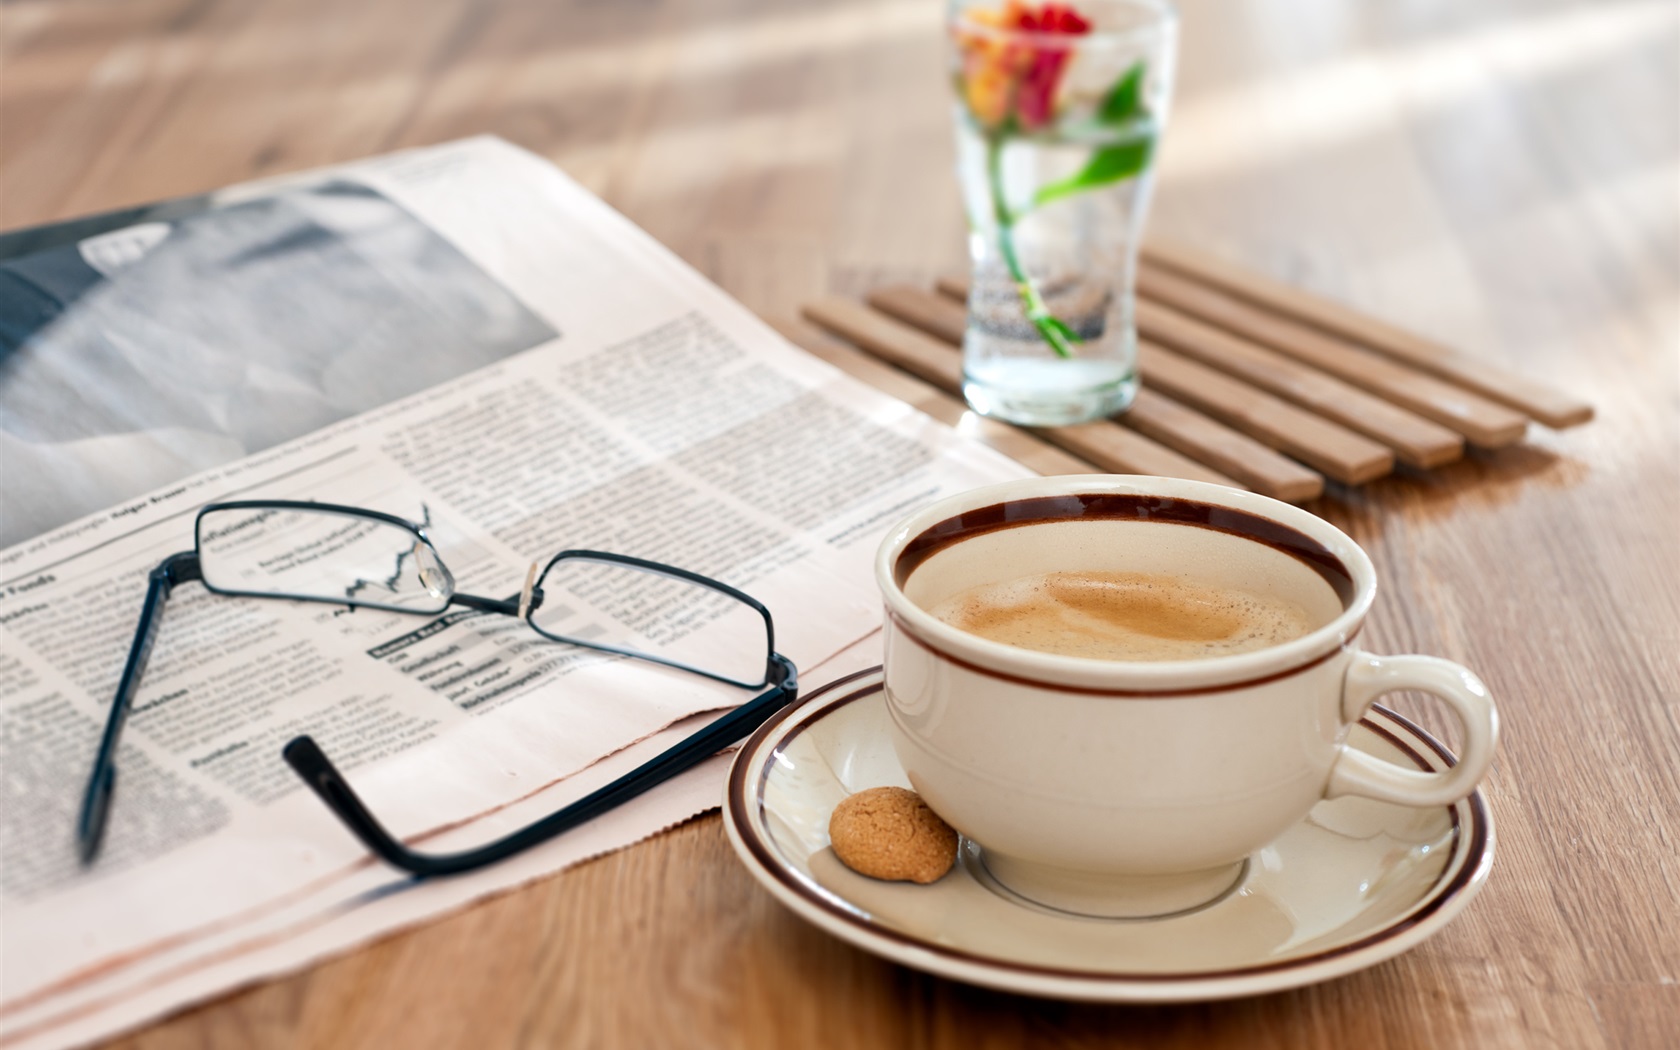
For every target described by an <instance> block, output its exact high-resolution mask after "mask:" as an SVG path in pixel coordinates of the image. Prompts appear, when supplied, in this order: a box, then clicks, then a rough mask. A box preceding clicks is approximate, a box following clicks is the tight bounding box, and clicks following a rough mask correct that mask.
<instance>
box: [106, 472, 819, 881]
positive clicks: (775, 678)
mask: <svg viewBox="0 0 1680 1050" xmlns="http://www.w3.org/2000/svg"><path fill="white" fill-rule="evenodd" d="M263 509H274V510H302V511H311V512H316V513H329V514H342V515H345V516H348V517H357V518H364V519H372V520H375V521H380V522H383V523H385V524H388V525H393V526H396V527H399V528H401V529H404V530H406V531H407V532H409V533H410V534H412V535H413V536H414V537H415V538H416V539H417V540H419V541H420V542H421V543H424V544H425V545H426V547H427V548H429V549H430V550H431V552H432V554H433V556H434V557H437V559H438V564H440V565H442V564H443V560H442V558H441V556H439V555H438V554H437V548H436V547H435V546H434V545H433V543H432V540H431V538H430V537H429V536H428V535H427V534H426V529H425V527H424V526H423V525H419V524H416V523H415V522H412V521H409V520H408V519H406V518H401V517H397V516H396V515H392V514H385V513H382V512H380V511H375V510H368V509H366V508H362V507H350V506H345V505H343V504H336V503H316V502H312V501H308V500H226V501H222V502H218V503H209V504H206V505H205V506H203V507H202V508H200V509H199V512H198V515H197V517H196V518H195V519H194V522H193V549H192V550H190V551H182V552H179V553H176V554H171V555H170V556H169V557H167V558H165V559H164V560H163V561H162V562H160V563H159V564H158V566H157V567H156V568H154V569H153V570H152V571H151V573H150V574H149V575H148V577H147V583H146V597H145V601H144V604H143V605H142V607H141V611H140V620H139V623H138V624H137V625H136V626H135V631H134V640H133V642H132V643H131V644H130V645H129V651H128V658H127V660H126V661H125V663H124V664H123V671H122V677H121V678H120V679H119V680H118V682H117V690H116V695H115V697H114V698H113V700H112V702H111V710H110V713H109V714H108V715H107V716H106V721H105V729H104V732H103V733H102V734H101V736H100V742H99V751H98V753H97V754H96V755H95V756H94V762H93V769H92V771H91V772H90V774H89V776H88V783H87V788H86V790H85V792H84V794H83V797H82V806H81V810H80V813H79V815H78V817H77V821H76V840H77V847H78V852H79V854H80V856H81V861H82V863H83V864H84V865H88V864H91V863H92V862H93V861H94V859H95V858H96V857H97V856H98V855H99V849H100V846H101V845H102V843H103V840H104V834H105V828H106V825H107V824H108V822H109V816H110V807H111V799H112V796H113V794H114V793H115V790H116V752H117V743H118V741H119V740H120V739H121V736H122V730H123V726H124V724H125V723H126V722H127V719H128V713H129V710H130V709H131V708H132V706H133V702H134V695H135V693H136V692H137V691H138V690H139V687H140V679H141V677H142V676H143V675H144V674H145V669H146V664H147V662H148V661H149V660H150V658H151V653H152V647H153V645H154V644H155V643H156V641H157V633H158V628H159V626H160V625H161V623H162V612H163V607H164V605H165V603H166V602H167V601H168V599H169V596H170V594H171V593H172V592H173V591H174V589H175V588H176V587H178V586H180V585H181V584H183V583H191V582H198V583H201V584H203V585H204V587H205V589H206V590H208V591H210V592H211V593H213V594H218V595H222V596H225V597H247V598H267V599H281V600H286V601H312V602H318V603H322V604H328V605H346V606H362V607H366V608H375V609H382V610H386V611H390V612H399V613H405V614H407V615H421V616H435V615H438V614H439V613H440V612H441V611H442V610H443V609H447V608H448V607H449V606H452V605H457V606H461V607H463V608H468V609H474V610H478V611H481V612H489V613H498V614H501V615H506V616H519V617H521V618H522V619H524V620H525V622H526V623H527V624H528V625H529V626H530V627H531V629H532V630H534V631H536V632H537V633H538V634H539V635H541V636H542V637H544V638H548V639H550V640H552V641H556V642H561V643H564V644H568V645H576V646H580V647H582V648H586V649H592V650H596V651H599V652H609V653H616V654H618V655H621V656H627V657H630V658H632V659H638V660H643V661H646V662H650V663H655V664H660V665H663V666H667V667H671V668H673V669H675V670H679V671H685V672H688V673H691V674H697V675H701V676H703V677H705V678H708V679H711V680H713V681H717V682H723V683H726V684H728V685H733V686H737V687H740V688H744V689H757V688H763V687H768V688H765V691H764V692H762V693H760V694H759V695H758V696H756V697H754V698H752V699H751V700H748V701H747V702H745V703H743V704H741V705H740V706H739V707H736V708H734V709H733V710H731V711H729V712H728V713H726V714H724V715H721V716H719V717H718V718H716V719H714V720H713V721H712V722H710V723H708V724H707V725H706V726H704V727H703V728H701V729H699V730H696V731H695V732H694V733H692V734H690V735H689V736H688V737H686V738H685V739H683V740H682V741H680V742H679V743H677V744H675V745H673V746H672V747H670V748H668V749H666V750H665V751H663V752H661V753H660V754H658V755H656V756H654V757H653V758H651V759H649V760H648V761H647V762H644V763H643V764H642V765H640V766H638V767H637V768H636V769H634V770H631V771H630V772H629V773H626V774H625V775H624V776H622V777H619V778H618V779H617V780H614V781H613V782H612V783H610V784H607V785H605V786H604V787H601V788H599V789H597V790H595V791H593V792H591V793H590V794H588V795H586V796H584V797H583V798H581V799H578V800H577V801H575V802H573V803H571V804H570V805H567V806H565V807H564V808H562V809H560V810H558V811H557V812H555V813H552V814H550V815H548V816H547V817H544V818H542V819H541V820H539V821H536V822H535V823H533V824H530V825H528V826H526V827H524V828H522V829H520V830H518V831H515V832H513V833H511V834H509V835H506V836H504V837H503V838H500V839H497V840H495V841H493V842H490V843H487V844H485V845H483V846H480V847H477V848H476V849H471V850H465V851H461V852H456V853H448V854H428V853H422V852H419V851H416V850H412V849H409V848H408V847H407V846H405V845H404V844H403V843H402V842H401V841H400V840H399V839H397V838H396V837H395V836H393V835H392V834H390V832H388V831H387V830H386V829H385V828H384V826H383V825H381V824H380V823H379V821H378V820H376V819H375V818H374V816H373V814H372V813H371V812H369V810H368V809H367V807H366V805H365V804H363V802H362V801H361V799H360V798H359V797H358V796H357V795H356V793H355V791H354V790H353V789H352V788H351V787H350V784H349V782H348V781H347V780H346V779H345V778H344V776H343V774H341V773H340V772H339V771H338V770H337V768H336V767H334V766H333V764H332V762H331V760H330V759H328V758H327V756H326V754H325V752H323V751H322V750H321V748H320V746H319V745H317V744H316V743H315V741H314V740H313V739H312V738H311V737H309V736H308V735H303V736H298V737H295V738H293V739H292V740H291V741H290V742H289V743H287V744H286V746H285V748H284V749H283V750H282V752H281V753H282V756H283V757H284V758H285V760H286V763H287V764H288V765H290V766H291V767H292V770H293V771H294V772H296V773H297V774H298V776H299V777H301V778H302V779H303V781H304V783H306V784H307V785H308V786H309V788H310V789H311V790H312V791H314V792H315V794H316V795H317V796H318V797H319V798H320V799H321V801H322V802H324V803H325V804H326V805H327V807H328V808H329V809H331V810H332V812H333V814H334V815H335V816H337V817H338V819H339V820H340V821H341V822H343V824H344V825H345V826H346V827H347V828H349V830H350V832H351V833H352V834H354V835H355V836H356V837H357V838H358V839H360V840H361V841H362V843H363V845H365V846H367V847H368V848H369V849H370V850H372V851H373V852H374V853H375V854H377V855H378V856H379V857H381V858H383V859H384V860H386V861H387V862H389V863H391V864H393V865H395V866H396V867H399V868H402V869H403V870H405V871H408V872H411V873H413V874H414V875H417V876H422V877H425V876H433V875H453V874H458V873H461V872H465V871H471V870H473V869H475V868H480V867H483V866H485V865H487V864H493V863H495V862H496V861H499V860H503V859H505V858H507V857H509V856H512V855H513V854H515V853H519V852H521V851H523V850H526V849H529V848H531V847H532V846H535V845H538V844H539V843H542V842H546V841H548V840H549V839H552V838H554V837H555V836H557V835H560V834H561V833H563V832H565V831H568V830H570V829H572V828H574V827H577V826H578V825H580V824H583V823H585V822H587V821H589V820H592V819H594V818H595V817H597V816H599V815H601V814H602V813H605V812H607V811H608V810H610V809H612V808H613V807H615V806H618V805H620V804H622V803H623V802H626V801H628V800H629V799H631V798H634V797H635V796H637V795H639V794H641V793H642V792H644V791H647V790H648V789H649V788H652V787H654V786H655V785H657V784H660V783H662V782H664V781H666V780H669V779H670V778H671V777H673V776H676V775H677V774H678V773H681V772H683V771H684V770H686V769H689V768H691V767H692V766H694V765H695V764H697V763H699V762H701V761H703V760H704V759H706V758H708V757H710V756H712V755H714V754H716V753H718V752H719V751H721V750H722V749H723V748H725V747H727V746H728V745H729V744H731V743H734V742H735V741H737V740H740V739H741V738H743V737H745V736H746V735H747V734H749V733H751V732H752V731H753V730H754V729H755V728H757V727H758V726H759V725H760V724H761V723H763V722H764V720H765V719H767V718H769V717H770V715H771V714H772V713H773V712H775V711H776V710H777V709H779V708H781V707H784V706H786V705H787V704H790V703H792V702H793V701H794V700H795V699H796V698H797V697H798V695H799V674H798V670H797V668H795V667H794V665H793V661H791V660H789V659H788V658H787V657H785V656H783V655H781V654H780V653H778V652H776V646H775V625H774V622H773V621H772V619H771V616H770V610H769V609H767V608H766V607H765V606H764V604H763V603H761V602H759V601H758V600H757V599H756V598H753V597H752V596H751V595H749V594H746V593H745V592H743V591H740V590H737V589H736V588H734V587H731V586H729V585H728V584H726V583H724V582H722V581H720V580H714V579H711V578H710V577H706V576H701V575H699V574H698V573H694V572H690V571H689V570H687V569H683V568H679V567H677V566H675V565H666V564H664V563H662V562H654V561H648V560H646V559H643V558H635V557H631V556H630V555H625V554H615V553H612V552H610V551H593V550H563V551H561V552H559V553H558V554H556V555H554V557H552V558H550V559H549V561H548V563H547V564H546V565H545V566H544V567H543V569H542V572H541V574H540V575H539V576H538V577H537V578H538V579H541V578H545V577H546V576H547V575H548V573H549V571H550V570H551V569H553V568H554V567H555V566H556V565H558V564H559V563H561V562H562V561H566V560H568V559H578V560H587V561H594V562H602V563H607V564H617V565H626V566H630V567H632V568H636V569H640V570H642V571H646V572H652V573H657V574H659V575H664V576H668V577H671V578H674V579H678V580H682V581H685V582H688V583H692V584H697V585H699V586H702V587H707V588H710V589H712V590H715V591H718V592H719V593H721V594H724V595H727V596H728V597H730V598H733V599H735V600H736V601H738V602H740V603H742V604H744V605H746V606H748V607H749V608H751V609H753V610H754V611H755V612H756V613H757V614H758V615H759V616H760V617H761V618H762V619H763V621H764V630H765V652H767V653H768V654H769V656H768V657H767V659H766V661H765V668H764V674H763V676H762V677H760V678H759V679H758V680H757V681H745V680H742V679H737V678H731V677H729V676H727V675H723V674H720V673H717V672H713V671H709V670H707V669H705V668H701V667H695V666H692V665H690V664H685V663H682V662H681V661H678V660H673V659H667V658H664V657H661V656H658V655H656V654H652V653H645V652H641V651H638V650H632V649H627V648H621V647H618V646H613V645H607V644H603V643H600V642H592V641H589V640H586V639H580V638H573V637H569V636H566V635H561V634H557V633H554V632H551V631H546V630H544V629H543V628H541V627H539V626H537V624H536V622H535V621H534V620H533V619H532V618H531V617H532V614H533V613H535V612H536V611H537V609H539V608H540V607H541V605H542V600H543V595H542V590H541V588H540V587H533V588H532V590H531V592H530V594H529V595H515V596H513V597H512V598H508V599H496V598H484V597H480V596H478V595H472V594H463V593H460V592H456V591H454V589H453V588H451V593H450V595H449V597H448V599H447V601H446V602H445V603H444V605H443V606H442V608H440V609H426V610H415V609H409V608H403V607H401V606H395V605H387V604H383V603H379V602H371V601H364V600H360V599H355V598H328V597H324V596H315V595H301V594H300V595H291V594H274V593H270V592H261V591H247V590H235V589H230V588H222V587H216V586H213V585H212V584H210V583H209V582H208V581H207V580H205V579H204V575H203V572H202V567H201V566H202V563H201V561H200V554H201V551H202V539H203V523H204V518H205V516H206V515H209V514H213V513H216V512H218V511H225V510H263ZM522 597H523V598H524V599H525V601H526V605H525V607H524V609H523V610H521V598H522ZM522 613H523V615H521V614H522Z"/></svg>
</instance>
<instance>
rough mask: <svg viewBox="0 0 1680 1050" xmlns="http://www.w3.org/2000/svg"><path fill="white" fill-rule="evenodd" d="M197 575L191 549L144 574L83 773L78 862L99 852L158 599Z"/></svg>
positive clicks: (159, 616) (159, 609) (158, 615)
mask: <svg viewBox="0 0 1680 1050" xmlns="http://www.w3.org/2000/svg"><path fill="white" fill-rule="evenodd" d="M199 579H203V575H202V574H201V573H200V572H199V567H198V552H197V551H182V552H181V553H179V554H171V555H170V556H169V557H167V558H165V559H164V560H163V561H162V562H161V563H159V565H158V567H157V568H155V569H153V570H152V571H151V574H150V575H149V576H147V577H146V602H145V605H144V606H142V608H141V610H140V623H139V625H138V626H137V627H135V629H134V641H133V643H131V644H130V645H129V647H128V662H127V663H125V664H124V665H123V672H122V678H121V680H119V681H118V682H117V695H116V697H115V698H114V699H113V700H112V701H111V713H110V714H109V715H107V716H106V717H105V734H104V736H102V737H100V740H99V753H98V754H97V755H95V756H94V758H93V771H92V772H91V773H89V774H88V782H87V789H86V791H85V792H84V793H83V795H82V811H81V814H80V815H79V816H78V817H77V818H76V849H77V852H78V853H79V854H80V855H81V860H82V863H83V864H84V865H87V864H92V863H93V861H94V858H96V857H98V856H99V847H100V846H101V845H102V844H103V842H104V840H105V822H106V819H107V817H108V816H109V814H110V812H111V795H112V793H113V792H114V791H115V790H116V785H117V741H118V739H119V738H121V736H122V731H123V724H124V723H125V722H127V721H128V711H129V708H130V707H131V706H133V703H134V694H135V692H137V691H138V690H139V688H140V678H141V676H142V675H144V674H145V673H146V662H147V661H148V660H149V659H151V656H152V644H153V643H154V642H156V641H157V633H158V626H159V625H160V624H162V623H163V604H164V602H166V601H168V600H169V595H170V592H171V591H173V590H174V589H175V586H176V585H177V584H182V583H190V582H192V581H193V580H199Z"/></svg>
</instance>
